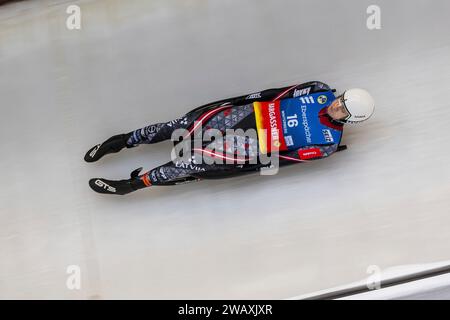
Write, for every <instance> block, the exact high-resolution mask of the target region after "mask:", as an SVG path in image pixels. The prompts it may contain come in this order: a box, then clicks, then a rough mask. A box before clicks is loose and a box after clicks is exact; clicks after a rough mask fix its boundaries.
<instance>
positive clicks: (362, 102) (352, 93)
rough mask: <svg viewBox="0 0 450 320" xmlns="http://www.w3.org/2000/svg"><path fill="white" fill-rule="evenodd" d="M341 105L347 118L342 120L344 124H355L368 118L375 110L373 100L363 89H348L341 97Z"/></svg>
mask: <svg viewBox="0 0 450 320" xmlns="http://www.w3.org/2000/svg"><path fill="white" fill-rule="evenodd" d="M341 98H342V100H341V101H342V103H343V105H344V107H345V109H346V110H347V112H348V114H349V116H348V117H347V118H345V119H344V120H342V122H345V123H357V122H361V121H364V120H367V119H369V118H370V116H371V115H372V114H373V110H374V109H375V100H373V98H372V96H371V95H370V93H369V92H367V91H366V90H364V89H359V88H355V89H349V90H347V91H345V92H344V93H343V94H342V95H341Z"/></svg>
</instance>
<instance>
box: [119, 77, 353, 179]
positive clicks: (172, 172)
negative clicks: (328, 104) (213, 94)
mask: <svg viewBox="0 0 450 320" xmlns="http://www.w3.org/2000/svg"><path fill="white" fill-rule="evenodd" d="M329 90H331V89H330V87H329V86H328V85H326V84H324V83H322V82H319V81H312V82H307V83H303V84H299V85H293V86H289V87H284V88H278V89H268V90H264V91H261V92H256V93H252V94H248V95H244V96H240V97H235V98H231V99H225V100H220V101H216V102H213V103H209V104H207V105H204V106H201V107H198V108H196V109H194V110H192V111H190V112H188V113H187V114H186V115H185V116H183V117H181V118H178V119H176V120H172V121H169V122H166V123H157V124H151V125H149V126H146V127H144V128H141V129H137V130H135V131H132V132H130V133H129V134H128V140H127V142H126V144H127V146H128V147H134V146H137V145H139V144H152V143H156V142H160V141H164V140H169V139H171V137H172V133H173V132H174V130H176V129H187V130H192V129H193V127H194V125H195V123H197V122H196V121H199V120H201V125H202V130H206V129H210V128H212V129H218V130H220V131H221V132H224V131H225V130H226V129H243V130H246V129H249V128H250V129H256V122H255V115H254V111H253V105H252V103H253V102H255V101H273V100H278V99H285V98H292V97H299V96H302V95H306V94H312V93H317V92H324V91H329ZM326 116H327V117H329V116H328V115H326ZM328 121H329V122H330V123H332V125H333V126H334V127H336V128H340V130H342V124H339V123H336V122H334V121H333V120H332V119H331V118H329V119H328ZM248 142H249V141H247V140H244V141H242V143H241V144H240V145H241V147H242V146H243V145H244V149H245V146H247V149H245V150H244V153H245V154H246V155H247V156H248V155H249V153H253V154H254V153H255V152H256V153H258V151H257V150H250V151H249V150H248V145H249V143H248ZM208 143H211V142H205V143H202V146H203V147H204V148H205V147H206V146H207V144H208ZM339 143H340V141H338V142H337V143H334V144H331V145H330V144H328V145H318V146H307V147H305V148H311V147H316V148H320V151H321V152H320V153H321V156H320V157H317V158H314V159H311V160H316V159H320V158H325V157H328V156H330V155H331V154H333V153H334V152H336V151H339V150H340V148H345V146H343V147H339ZM252 145H253V146H254V145H255V144H252ZM256 146H257V144H256ZM238 147H239V146H236V148H238ZM236 148H235V149H233V150H235V151H236ZM301 149H302V148H300V149H297V150H289V151H284V152H280V154H279V165H280V166H285V165H287V164H292V163H299V162H304V161H303V160H301V159H300V158H299V150H301ZM236 152H237V151H236ZM269 166H270V165H268V164H267V163H261V162H260V161H258V162H257V163H249V162H240V163H234V164H227V163H223V164H217V163H215V164H206V163H198V162H196V161H195V159H194V158H193V157H192V158H189V159H187V160H184V161H182V162H180V161H176V162H174V161H170V162H168V163H166V164H164V165H161V166H159V167H156V168H154V169H152V170H150V171H148V172H146V173H145V174H143V175H141V176H139V178H140V179H141V180H142V181H144V183H145V185H146V186H150V185H173V184H179V183H184V182H189V181H194V180H200V179H213V178H222V177H230V176H236V175H240V174H244V173H249V172H255V171H259V170H261V169H262V168H267V167H269Z"/></svg>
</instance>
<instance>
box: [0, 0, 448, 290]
mask: <svg viewBox="0 0 450 320" xmlns="http://www.w3.org/2000/svg"><path fill="white" fill-rule="evenodd" d="M372 3H373V1H365V0H364V1H356V0H352V1H350V0H348V1H331V0H328V1H320V2H317V1H268V0H258V1H256V0H254V1H238V0H230V1H219V0H211V1H205V0H203V1H202V0H191V1H181V0H180V1H162V0H157V1H156V0H155V1H144V0H142V1H138V0H134V1H126V2H125V1H118V0H115V1H113V0H111V1H103V0H99V1H62V0H59V1H57V0H54V1H44V0H42V1H24V2H17V3H12V4H7V5H4V6H1V7H0V70H1V73H0V105H1V116H0V134H1V140H0V141H1V150H2V151H1V157H0V177H1V181H2V184H1V186H0V188H1V190H0V191H1V192H0V225H1V228H0V255H1V256H0V298H45V299H46V298H65V299H96V298H101V299H107V298H138V299H140V298H146V299H147V298H148V299H164V298H174V299H197V298H205V299H217V298H234V299H240V298H245V299H247V298H255V299H259V298H261V299H266V298H267V299H272V298H274V299H282V298H288V297H292V296H296V295H300V294H306V293H308V292H313V291H317V290H322V289H326V288H331V287H335V286H339V285H342V284H345V283H350V282H353V281H357V280H360V279H362V278H364V277H366V276H367V273H366V270H367V268H368V267H369V266H370V265H377V266H379V267H380V268H381V269H383V268H388V267H393V266H399V265H409V264H421V263H430V262H436V261H442V260H448V259H449V252H450V212H449V211H450V197H449V192H450V148H449V146H450V145H449V141H448V137H449V124H450V120H449V119H450V106H449V88H450V58H449V57H450V20H449V17H448V13H449V12H450V2H449V1H447V0H435V1H432V2H430V1H406V0H404V1H400V0H397V1H382V0H380V1H377V4H378V5H379V6H380V7H381V19H382V20H381V22H382V29H381V30H376V31H369V30H368V29H367V28H366V18H367V14H366V8H367V7H368V6H369V5H370V4H372ZM69 4H78V5H79V6H80V7H81V10H82V29H81V30H79V31H77V30H74V31H69V30H68V29H66V26H65V23H66V18H67V16H68V15H67V14H66V12H65V11H66V8H67V6H68V5H69ZM309 80H321V81H324V82H326V83H328V84H330V85H332V86H333V87H335V88H337V89H338V91H342V90H344V89H346V88H350V87H363V88H367V89H368V90H370V92H371V93H372V94H373V96H374V97H375V100H376V103H377V105H376V113H375V115H374V116H373V117H372V118H371V119H370V120H369V121H368V122H367V123H365V124H363V125H360V126H355V127H348V128H346V130H345V133H344V143H345V144H347V145H348V146H349V148H348V150H347V151H345V152H340V153H338V154H336V155H333V156H332V157H331V158H328V159H325V160H322V161H316V162H313V163H308V164H301V165H294V166H291V167H289V168H285V169H283V170H282V171H280V173H279V174H278V175H276V176H259V175H258V174H256V175H252V176H246V177H239V178H233V179H228V180H218V181H203V182H199V183H194V184H189V185H180V186H176V187H159V188H157V187H155V188H152V189H148V190H143V191H140V192H137V193H135V194H132V195H129V196H126V197H114V196H104V195H98V194H95V193H94V192H92V191H91V190H90V189H89V187H88V180H89V178H91V177H105V178H112V179H122V178H126V177H128V175H129V173H130V172H131V171H132V170H133V169H135V168H137V167H140V166H144V169H146V170H148V169H150V168H152V167H154V166H157V165H159V164H162V163H164V162H166V161H168V160H169V151H170V143H162V144H158V145H152V146H142V147H140V148H137V149H133V150H127V151H125V152H121V153H119V154H116V155H111V156H108V157H106V158H104V159H102V160H101V161H100V162H98V163H95V164H87V163H84V162H83V156H84V153H85V152H86V151H87V150H88V149H89V148H90V147H91V146H92V145H94V144H96V143H100V142H102V141H103V140H104V139H106V138H108V137H109V136H111V135H113V134H116V133H122V132H128V131H130V130H132V129H135V128H138V127H142V126H144V125H147V124H149V123H153V122H160V121H167V120H170V119H174V118H176V117H178V116H180V115H182V114H183V113H185V112H186V111H188V110H190V109H192V108H194V107H196V106H198V105H201V104H204V103H207V102H210V101H213V100H218V99H222V98H226V97H229V96H236V95H240V94H245V93H249V92H255V91H258V90H260V89H265V88H270V87H278V86H284V85H289V84H292V83H300V82H305V81H309ZM70 265H78V266H80V268H81V289H80V290H68V289H67V287H66V280H67V277H68V274H67V273H66V271H67V267H68V266H70Z"/></svg>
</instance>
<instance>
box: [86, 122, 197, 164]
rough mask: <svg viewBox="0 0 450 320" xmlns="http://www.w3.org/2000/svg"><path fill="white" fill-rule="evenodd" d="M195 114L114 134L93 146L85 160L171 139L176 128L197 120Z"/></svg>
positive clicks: (93, 160)
mask: <svg viewBox="0 0 450 320" xmlns="http://www.w3.org/2000/svg"><path fill="white" fill-rule="evenodd" d="M195 116H196V115H195V114H193V113H188V114H187V115H185V116H183V117H182V118H179V119H175V120H172V121H169V122H165V123H156V124H151V125H149V126H146V127H144V128H141V129H137V130H134V131H131V132H129V133H126V134H118V135H115V136H112V137H111V138H109V139H108V140H106V141H105V142H103V143H100V144H97V145H95V146H93V147H92V148H91V149H89V151H88V152H87V153H86V155H85V157H84V160H85V161H87V162H95V161H97V160H99V159H100V158H102V157H103V156H104V155H106V154H110V153H116V152H119V151H120V150H122V149H123V148H133V147H136V146H138V145H139V144H152V143H157V142H160V141H164V140H169V139H170V138H171V136H172V133H173V131H174V130H176V129H186V128H188V126H189V125H190V124H191V123H192V122H193V121H194V120H195Z"/></svg>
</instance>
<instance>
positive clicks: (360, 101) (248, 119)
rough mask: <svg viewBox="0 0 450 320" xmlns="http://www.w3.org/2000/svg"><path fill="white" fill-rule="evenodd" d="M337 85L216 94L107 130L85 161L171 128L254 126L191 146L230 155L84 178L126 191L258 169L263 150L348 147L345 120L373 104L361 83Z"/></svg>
mask: <svg viewBox="0 0 450 320" xmlns="http://www.w3.org/2000/svg"><path fill="white" fill-rule="evenodd" d="M334 92H335V90H332V89H330V87H329V86H328V85H326V84H325V83H322V82H319V81H312V82H307V83H303V84H298V85H293V86H289V87H284V88H278V89H268V90H264V91H261V92H256V93H251V94H248V95H244V96H240V97H235V98H230V99H225V100H221V101H216V102H213V103H210V104H207V105H204V106H201V107H198V108H196V109H194V110H192V111H190V112H188V113H187V114H186V115H184V116H183V117H181V118H178V119H176V120H172V121H169V122H165V123H156V124H151V125H149V126H146V127H144V128H141V129H137V130H134V131H131V132H129V133H126V134H119V135H115V136H112V137H111V138H109V139H107V140H106V141H105V142H103V143H101V144H98V145H96V146H94V147H92V148H91V149H90V150H89V151H88V152H87V153H86V155H85V157H84V159H85V161H87V162H95V161H97V160H99V159H100V158H102V157H103V156H104V155H106V154H109V153H116V152H119V151H120V150H122V149H124V148H133V147H136V146H138V145H140V144H153V143H157V142H160V141H164V140H169V139H171V137H172V133H174V131H175V130H176V129H185V130H186V132H187V136H188V137H190V138H192V136H193V133H194V132H195V130H202V132H205V131H206V130H210V129H216V130H218V131H220V132H222V133H225V132H226V131H227V130H229V129H234V130H237V129H242V130H248V129H254V130H256V131H255V132H257V133H258V134H257V137H256V139H252V138H251V137H249V136H244V135H241V136H239V135H237V136H235V137H234V138H233V139H234V143H232V144H231V145H228V146H227V145H223V146H221V148H222V149H220V148H219V147H218V146H217V145H215V147H214V149H211V148H210V146H211V144H212V142H211V141H204V142H203V141H202V142H201V144H200V146H201V147H200V148H193V149H192V153H193V154H195V153H201V154H202V155H203V156H207V157H215V158H220V159H226V160H229V159H231V160H232V162H231V163H230V162H229V161H228V162H226V161H223V163H204V162H198V161H196V158H195V157H189V158H188V159H184V160H176V161H171V162H168V163H166V164H164V165H162V166H159V167H156V168H154V169H152V170H150V171H148V172H146V173H143V174H140V171H141V169H136V170H134V171H133V172H132V173H131V178H130V179H126V180H119V181H113V180H107V179H103V178H95V179H91V180H90V181H89V185H90V187H91V188H92V189H93V190H94V191H96V192H99V193H106V194H120V195H123V194H127V193H130V192H133V191H136V190H138V189H142V188H146V187H150V186H161V185H174V184H179V183H185V182H190V181H196V180H201V179H214V178H224V177H230V176H236V175H240V174H245V173H249V172H255V171H260V170H261V169H262V168H267V167H269V166H270V164H267V163H263V162H262V161H259V160H257V161H256V162H254V161H253V162H251V161H249V159H255V157H256V158H257V157H258V156H259V155H262V154H264V155H271V154H275V155H276V156H277V157H278V158H277V160H278V163H279V165H280V166H284V165H287V164H290V163H301V162H305V161H310V160H317V159H322V158H326V157H328V156H330V155H331V154H333V153H335V152H337V151H340V150H343V149H345V148H346V146H341V145H340V143H341V138H342V130H343V126H344V124H347V123H350V124H351V123H358V122H362V121H365V120H367V119H368V118H369V117H370V116H371V115H372V114H373V111H374V106H375V104H374V99H373V98H372V96H371V95H370V94H369V93H368V92H367V91H366V90H364V89H349V90H347V91H345V92H344V93H343V94H341V95H339V96H337V97H336V96H335V94H334ZM254 140H256V141H254ZM218 150H219V151H218ZM275 151H276V153H275ZM239 157H241V158H239ZM225 162H226V163H225Z"/></svg>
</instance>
